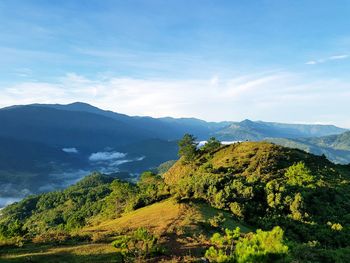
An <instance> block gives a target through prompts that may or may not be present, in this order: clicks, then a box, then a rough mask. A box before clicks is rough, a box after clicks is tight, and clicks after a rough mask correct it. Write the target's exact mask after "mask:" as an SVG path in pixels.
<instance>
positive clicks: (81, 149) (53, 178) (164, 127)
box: [0, 102, 350, 207]
mask: <svg viewBox="0 0 350 263" xmlns="http://www.w3.org/2000/svg"><path fill="white" fill-rule="evenodd" d="M0 123H1V129H0V189H1V190H0V207H1V206H2V205H4V202H3V203H1V200H9V199H8V198H12V197H14V198H15V197H22V196H24V195H27V194H29V193H38V192H44V191H49V190H54V189H59V188H63V187H66V186H67V185H70V184H72V183H75V182H76V181H78V180H79V179H81V178H82V177H84V176H85V175H86V174H88V173H89V172H91V171H100V172H104V173H107V174H111V173H113V174H115V175H116V176H120V177H123V178H128V179H129V180H134V179H136V178H137V176H138V174H140V173H141V172H142V171H144V170H149V169H154V168H156V167H157V166H159V165H160V164H161V163H163V162H166V161H168V160H175V159H177V158H178V156H177V141H178V140H179V139H180V138H181V137H182V136H183V135H184V134H185V133H190V134H193V135H195V136H196V137H197V139H198V140H207V139H208V138H209V137H212V136H215V137H216V138H217V139H219V140H222V141H246V140H249V141H260V140H271V141H273V142H276V143H280V144H284V145H286V144H291V145H289V146H292V147H296V148H302V149H305V150H308V151H309V152H313V153H316V154H326V156H327V157H329V159H331V160H335V161H338V162H341V163H348V162H350V149H349V136H347V135H346V134H347V133H345V132H347V130H346V129H343V128H339V127H336V126H333V125H306V124H282V123H273V122H262V121H251V120H244V121H241V122H233V121H223V122H206V121H203V120H199V119H195V118H171V117H166V118H152V117H140V116H128V115H125V114H120V113H115V112H112V111H105V110H102V109H99V108H97V107H94V106H92V105H89V104H86V103H81V102H76V103H72V104H68V105H60V104H31V105H15V106H10V107H6V108H3V109H0ZM340 134H345V135H340ZM328 136H330V137H328ZM339 136H343V137H344V138H343V137H339ZM316 137H321V138H316ZM338 137H339V139H338ZM277 138H278V139H277ZM343 140H344V141H345V142H342V141H343ZM305 145H307V147H306V146H305ZM320 149H321V150H320ZM324 149H327V151H326V150H324ZM1 198H3V199H1ZM4 198H6V199H4ZM6 202H7V201H6Z"/></svg>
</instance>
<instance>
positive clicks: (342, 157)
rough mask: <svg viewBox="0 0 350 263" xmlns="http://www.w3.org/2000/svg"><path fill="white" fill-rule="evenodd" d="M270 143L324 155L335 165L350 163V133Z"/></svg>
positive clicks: (275, 140)
mask: <svg viewBox="0 0 350 263" xmlns="http://www.w3.org/2000/svg"><path fill="white" fill-rule="evenodd" d="M268 141H270V142H274V143H277V144H279V145H282V146H285V147H290V148H297V149H301V150H304V151H307V152H309V153H313V154H317V155H322V154H324V155H325V156H326V157H327V158H328V159H329V160H331V161H333V162H335V163H342V164H348V163H350V132H345V133H341V134H337V135H329V136H323V137H313V138H295V139H280V138H270V139H268Z"/></svg>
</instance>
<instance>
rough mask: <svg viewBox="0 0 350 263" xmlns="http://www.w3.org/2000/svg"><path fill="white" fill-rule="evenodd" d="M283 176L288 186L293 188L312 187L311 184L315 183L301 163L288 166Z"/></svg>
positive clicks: (309, 172)
mask: <svg viewBox="0 0 350 263" xmlns="http://www.w3.org/2000/svg"><path fill="white" fill-rule="evenodd" d="M285 176H286V177H287V180H288V181H287V182H288V184H290V185H295V186H312V183H313V182H314V181H315V177H314V176H313V175H312V174H311V171H310V170H309V169H308V168H307V167H306V166H305V164H304V163H303V162H299V163H296V164H294V165H292V166H290V167H289V168H288V169H287V171H286V173H285Z"/></svg>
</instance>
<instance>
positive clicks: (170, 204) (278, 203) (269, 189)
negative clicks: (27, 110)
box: [0, 142, 350, 262]
mask: <svg viewBox="0 0 350 263" xmlns="http://www.w3.org/2000/svg"><path fill="white" fill-rule="evenodd" d="M320 207H322V209H320ZM349 216H350V167H349V166H344V165H336V164H333V163H331V162H329V161H328V160H327V159H325V158H324V157H320V156H315V155H312V154H308V153H306V152H304V151H301V150H295V149H290V148H285V147H282V146H278V145H274V144H271V143H267V142H261V143H254V142H244V143H236V144H233V145H227V146H220V147H217V148H215V149H210V150H207V149H203V150H197V153H196V156H195V157H194V158H193V159H192V160H191V161H185V160H184V159H183V158H181V159H180V160H179V161H177V162H176V163H175V164H174V165H173V166H172V167H171V168H170V169H169V170H168V171H167V172H165V173H164V174H163V176H160V175H156V174H152V173H150V172H147V173H144V174H143V175H142V176H141V179H140V181H139V182H138V183H137V184H132V183H128V182H123V181H120V180H115V179H114V178H112V177H108V176H104V175H101V174H93V175H91V176H89V177H86V178H85V179H83V180H82V181H81V182H79V183H77V184H76V185H74V186H71V187H69V188H67V189H66V190H64V191H59V192H51V193H47V194H42V195H39V196H32V197H28V198H26V199H24V200H23V201H21V202H19V203H17V204H13V205H10V206H8V207H7V208H5V209H4V210H3V211H2V216H1V217H0V231H1V235H2V240H3V241H2V242H4V244H9V243H11V242H12V243H14V244H18V242H20V243H21V244H22V243H24V246H23V248H10V247H9V248H6V247H2V248H0V251H1V252H2V255H3V256H2V259H3V260H7V261H8V262H20V260H24V259H26V258H28V257H30V258H34V259H35V258H37V259H41V260H44V259H45V260H50V259H52V258H53V257H58V258H61V259H62V260H63V259H64V260H66V261H67V262H83V260H86V262H113V259H115V258H116V257H117V256H120V257H134V256H135V254H133V253H134V252H135V251H134V250H133V248H132V247H129V248H128V249H129V250H128V251H129V252H128V253H129V254H128V253H126V252H125V251H126V250H125V248H124V250H123V249H122V248H121V247H120V244H123V242H129V241H130V242H131V240H134V241H132V242H137V243H133V244H134V245H133V246H136V245H137V246H138V245H140V244H143V243H142V242H146V239H147V240H149V241H147V242H151V243H149V245H150V246H152V247H153V248H154V249H155V250H154V253H155V254H152V253H153V252H152V253H151V252H149V253H150V254H148V252H147V250H146V251H144V252H142V253H146V254H142V258H144V260H145V261H144V262H148V261H149V262H159V261H160V260H163V261H164V262H184V261H186V260H188V261H189V262H192V261H193V260H198V259H199V258H201V257H203V256H206V257H207V258H208V259H209V260H210V262H216V261H215V258H216V257H217V256H218V255H217V254H215V253H225V252H223V251H222V250H220V249H222V247H221V246H220V245H218V244H217V243H215V242H217V241H218V240H221V239H222V240H226V239H227V238H230V237H229V236H230V235H233V236H235V237H234V239H233V240H234V241H232V242H233V243H232V245H231V247H232V248H231V249H234V251H233V254H232V257H234V258H235V259H237V260H238V259H239V261H238V262H251V261H246V260H244V259H243V254H244V253H247V251H249V249H248V248H247V249H248V250H247V249H245V250H240V248H241V247H242V246H243V247H245V246H250V245H249V244H251V243H250V242H253V240H255V238H263V239H261V240H260V243H259V244H260V245H262V244H264V242H265V241H264V238H268V236H269V235H270V234H271V235H272V236H273V237H272V236H271V238H270V239H269V238H268V240H270V241H266V242H269V245H266V246H267V247H264V248H263V247H261V248H259V249H261V251H265V252H261V253H267V254H264V255H265V256H264V257H261V256H258V255H255V256H256V257H258V258H259V260H257V261H256V262H279V261H278V260H277V259H281V260H282V261H281V262H292V261H293V262H321V261H322V262H348V260H349V257H348V255H349V253H348V252H349V246H350V243H349V236H350V225H349V222H350V221H349ZM237 226H238V227H240V230H237V229H236V230H235V228H236V227H237ZM225 228H228V229H231V230H232V231H236V232H232V233H231V232H227V231H226V232H225ZM258 228H261V229H263V230H265V231H266V232H264V231H262V232H261V231H259V230H257V231H256V229H258ZM237 231H238V232H237ZM255 231H256V232H255ZM215 232H217V233H218V234H215V235H214V233H215ZM253 232H254V233H253ZM283 232H284V233H283ZM230 233H231V234H230ZM234 233H236V234H234ZM18 234H19V235H20V236H21V238H19V237H17V235H18ZM212 235H213V238H211V236H212ZM225 235H228V236H225ZM260 235H261V236H260ZM214 236H215V238H214ZM283 236H284V237H283ZM141 237H142V238H146V239H142V240H144V241H141V240H140V239H139V238H141ZM135 238H136V239H135ZM282 238H283V239H285V240H288V242H286V241H283V240H282ZM113 240H114V243H113V244H114V246H116V249H115V250H111V249H110V247H111V242H112V241H113ZM123 240H124V241H123ZM125 240H129V241H125ZM151 240H153V241H151ZM215 240H217V241H215ZM52 242H56V244H60V245H59V246H57V245H56V247H55V248H53V247H52V245H53V243H52ZM121 242H122V243H121ZM138 242H141V243H138ZM218 242H219V241H218ZM220 242H227V241H220ZM272 244H275V245H272ZM45 245H46V246H47V248H46V249H44V250H40V249H39V248H40V247H43V246H45ZM251 245H253V244H251ZM260 245H257V246H258V247H259V246H260ZM50 246H51V247H50ZM83 246H85V247H83ZM211 246H213V248H210V249H209V247H211ZM271 246H273V247H274V248H272V247H271ZM286 246H288V252H287V247H286ZM269 249H272V250H269ZM28 250H33V251H38V252H36V253H33V254H31V253H29V254H28ZM86 250H90V253H86ZM84 251H85V252H84ZM113 251H115V252H113ZM118 251H119V252H118ZM123 251H124V252H123ZM132 251H134V252H132ZM142 251H143V250H142ZM156 251H157V252H156ZM206 251H207V252H206ZM208 251H209V252H208ZM220 251H221V252H220ZM269 251H270V252H269ZM125 253H126V254H125ZM140 253H141V252H140ZM242 253H243V254H242ZM259 253H260V252H259ZM269 253H272V254H269ZM87 254H89V255H87ZM133 255H134V256H133ZM226 256H227V257H228V258H230V257H231V256H229V255H226ZM251 256H252V255H251ZM264 258H265V259H264ZM272 258H274V260H273V261H271V259H272ZM269 259H270V260H269ZM74 260H75V261H74ZM99 260H100V261H99ZM191 260H192V261H191ZM241 260H242V261H241ZM264 260H265V261H264ZM266 260H267V261H266ZM7 261H4V262H7Z"/></svg>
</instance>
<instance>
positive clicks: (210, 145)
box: [201, 137, 221, 152]
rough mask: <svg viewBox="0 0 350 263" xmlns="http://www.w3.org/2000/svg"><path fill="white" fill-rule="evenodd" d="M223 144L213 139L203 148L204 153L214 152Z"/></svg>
mask: <svg viewBox="0 0 350 263" xmlns="http://www.w3.org/2000/svg"><path fill="white" fill-rule="evenodd" d="M220 146H221V142H220V141H219V140H217V139H216V138H215V137H211V138H210V139H209V140H208V141H207V143H206V144H204V145H203V147H202V148H201V150H202V151H204V152H211V151H214V150H216V149H218V148H220Z"/></svg>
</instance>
